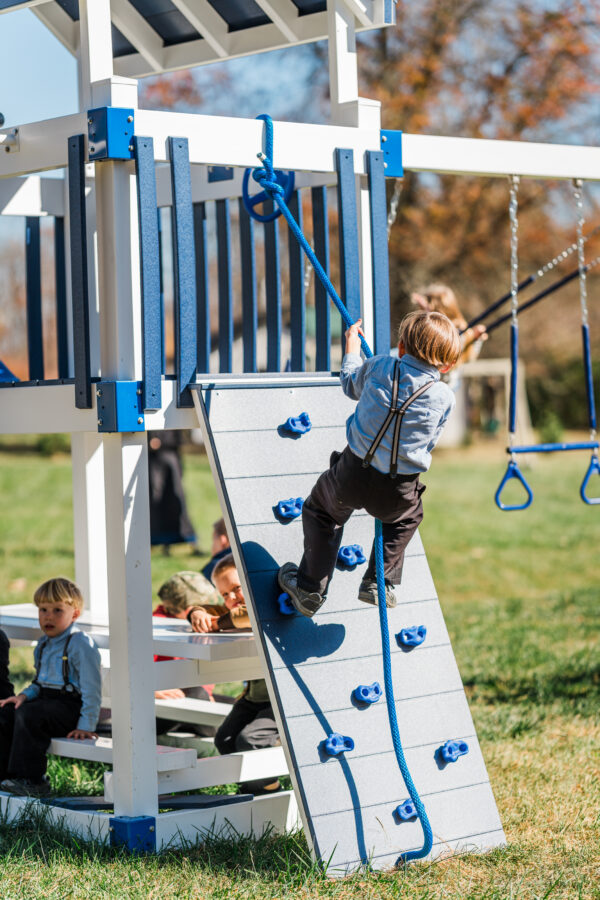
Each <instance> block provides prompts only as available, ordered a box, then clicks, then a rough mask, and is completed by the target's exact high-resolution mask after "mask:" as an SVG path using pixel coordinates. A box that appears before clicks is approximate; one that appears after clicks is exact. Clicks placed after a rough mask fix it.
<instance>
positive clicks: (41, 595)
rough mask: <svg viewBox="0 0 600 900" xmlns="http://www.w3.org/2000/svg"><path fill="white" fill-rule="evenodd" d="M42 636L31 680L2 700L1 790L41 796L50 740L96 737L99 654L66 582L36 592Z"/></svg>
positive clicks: (72, 586)
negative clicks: (82, 624) (82, 628)
mask: <svg viewBox="0 0 600 900" xmlns="http://www.w3.org/2000/svg"><path fill="white" fill-rule="evenodd" d="M33 602H34V603H35V605H36V606H37V608H38V615H39V621H40V628H41V629H42V631H43V632H44V635H43V637H41V638H40V640H39V641H38V643H37V645H36V647H35V650H34V654H33V655H34V662H35V671H36V675H35V679H34V680H33V682H32V683H31V684H30V685H29V686H28V687H26V688H25V689H24V690H23V691H21V693H20V694H17V696H16V697H14V696H12V697H7V698H6V699H4V700H1V701H0V789H1V790H3V791H10V792H11V793H13V794H20V795H34V796H41V795H43V794H48V793H49V792H50V785H49V783H48V780H47V778H46V775H45V773H46V762H47V760H46V753H47V751H48V746H49V744H50V741H51V740H52V738H55V737H65V736H66V737H68V738H79V739H81V740H85V739H86V738H92V739H93V738H96V737H97V735H96V734H95V733H94V729H95V728H96V723H97V721H98V715H99V713H100V702H101V699H102V680H101V671H100V652H99V650H98V648H97V647H96V645H95V643H94V642H93V640H92V639H91V638H90V637H89V636H88V635H87V634H85V632H83V631H80V630H79V629H78V628H77V627H76V626H75V622H76V621H77V619H78V618H79V616H80V615H81V611H82V609H83V597H82V596H81V592H80V590H79V588H78V587H77V585H76V584H74V583H73V582H72V581H69V579H68V578H51V579H50V580H49V581H46V582H44V584H41V585H40V586H39V588H38V589H37V590H36V592H35V594H34V597H33Z"/></svg>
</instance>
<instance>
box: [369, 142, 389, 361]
mask: <svg viewBox="0 0 600 900" xmlns="http://www.w3.org/2000/svg"><path fill="white" fill-rule="evenodd" d="M367 171H368V173H369V209H370V218H371V260H372V266H373V316H374V322H373V344H374V350H375V353H376V354H377V353H389V350H390V346H391V343H390V270H389V259H388V239H387V200H386V196H385V171H384V168H383V153H382V152H381V151H380V150H374V151H373V150H370V151H369V152H368V153H367Z"/></svg>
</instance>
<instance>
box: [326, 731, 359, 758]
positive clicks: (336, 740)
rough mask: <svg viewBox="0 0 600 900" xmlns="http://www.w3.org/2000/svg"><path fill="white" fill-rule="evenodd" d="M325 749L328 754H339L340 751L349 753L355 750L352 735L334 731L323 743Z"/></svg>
mask: <svg viewBox="0 0 600 900" xmlns="http://www.w3.org/2000/svg"><path fill="white" fill-rule="evenodd" d="M321 746H322V747H323V750H324V751H325V753H326V754H327V755H328V756H339V755H340V753H347V752H349V751H350V750H354V741H353V740H352V738H351V737H347V735H344V734H338V733H337V731H334V732H333V733H332V734H330V735H329V737H328V738H326V739H325V740H324V741H323V743H322V745H321Z"/></svg>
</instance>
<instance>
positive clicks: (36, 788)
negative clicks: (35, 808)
mask: <svg viewBox="0 0 600 900" xmlns="http://www.w3.org/2000/svg"><path fill="white" fill-rule="evenodd" d="M0 790H1V791H9V792H10V793H11V794H16V795H17V796H18V797H47V796H48V794H49V793H51V791H52V788H51V787H50V782H49V781H48V779H47V778H46V777H45V776H44V777H43V778H42V779H41V780H40V781H33V780H32V779H31V778H5V780H4V781H2V782H0Z"/></svg>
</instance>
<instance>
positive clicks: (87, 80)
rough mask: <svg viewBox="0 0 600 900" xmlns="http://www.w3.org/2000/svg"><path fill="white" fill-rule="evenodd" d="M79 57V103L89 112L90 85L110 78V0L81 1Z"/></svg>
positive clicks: (111, 68)
mask: <svg viewBox="0 0 600 900" xmlns="http://www.w3.org/2000/svg"><path fill="white" fill-rule="evenodd" d="M78 54H79V61H80V94H79V100H80V103H81V104H82V106H83V108H84V109H90V108H91V105H92V104H91V99H92V90H91V86H92V84H93V83H94V82H95V81H103V80H104V79H105V78H110V77H111V76H112V74H113V59H112V34H111V21H110V0H80V2H79V48H78ZM71 133H72V134H73V133H74V132H71ZM86 133H87V129H86Z"/></svg>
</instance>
